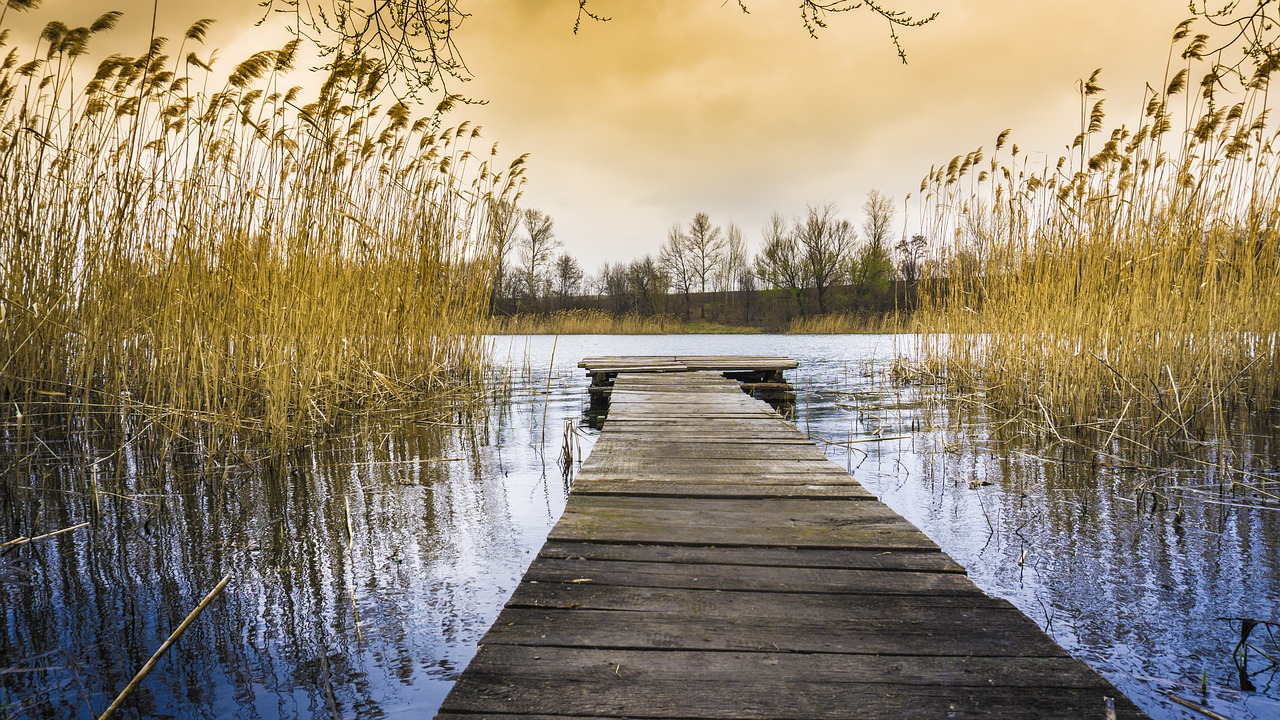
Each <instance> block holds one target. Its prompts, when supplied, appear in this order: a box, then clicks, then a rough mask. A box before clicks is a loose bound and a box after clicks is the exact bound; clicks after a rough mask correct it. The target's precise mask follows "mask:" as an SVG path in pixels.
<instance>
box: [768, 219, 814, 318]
mask: <svg viewBox="0 0 1280 720" xmlns="http://www.w3.org/2000/svg"><path fill="white" fill-rule="evenodd" d="M763 240H764V242H763V244H762V245H761V246H760V252H759V254H757V255H756V274H757V275H758V276H759V277H760V279H761V280H763V281H764V282H765V283H767V284H769V285H771V286H772V287H775V288H777V289H779V290H783V291H785V292H786V293H787V294H788V295H790V296H791V298H792V299H793V300H795V302H796V307H797V308H798V309H799V311H800V317H804V314H805V312H804V289H805V286H806V284H807V282H808V279H807V277H806V273H805V266H804V258H803V257H802V256H801V254H800V247H799V244H798V243H796V239H795V237H794V236H793V235H791V234H790V233H788V232H787V226H786V221H784V220H783V219H782V216H781V215H779V214H778V213H776V212H775V213H774V214H773V215H771V216H769V224H768V225H767V226H765V229H764V234H763Z"/></svg>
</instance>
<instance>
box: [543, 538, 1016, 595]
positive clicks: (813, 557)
mask: <svg viewBox="0 0 1280 720" xmlns="http://www.w3.org/2000/svg"><path fill="white" fill-rule="evenodd" d="M539 556H540V557H546V558H562V559H567V560H618V561H626V562H673V563H683V564H690V565H747V566H753V567H770V566H780V567H788V568H815V569H818V568H827V569H844V570H914V571H918V572H954V573H963V572H964V568H963V567H961V566H960V564H959V563H957V562H956V561H955V560H952V559H951V558H950V557H948V556H947V555H946V554H945V553H942V552H940V551H939V550H937V549H936V548H934V549H933V550H901V551H885V550H844V549H835V550H832V549H800V548H778V547H773V548H760V547H753V548H738V547H689V546H685V545H610V544H607V543H578V542H558V541H550V542H548V543H547V544H545V545H543V546H542V551H541V552H540V553H539ZM991 602H1003V601H998V600H995V599H994V598H993V599H991Z"/></svg>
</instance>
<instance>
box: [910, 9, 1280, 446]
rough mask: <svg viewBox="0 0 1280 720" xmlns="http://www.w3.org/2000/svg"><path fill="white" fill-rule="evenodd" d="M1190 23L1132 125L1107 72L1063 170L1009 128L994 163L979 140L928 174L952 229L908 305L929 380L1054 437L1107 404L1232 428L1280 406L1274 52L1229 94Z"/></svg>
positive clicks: (1116, 410) (939, 219) (1087, 100)
mask: <svg viewBox="0 0 1280 720" xmlns="http://www.w3.org/2000/svg"><path fill="white" fill-rule="evenodd" d="M1188 35H1189V30H1188V25H1187V24H1183V25H1182V26H1180V27H1179V28H1178V31H1177V33H1176V34H1175V37H1174V39H1175V42H1178V41H1188V42H1189V43H1190V44H1189V45H1188V46H1187V48H1186V51H1185V52H1183V53H1181V55H1180V56H1175V55H1174V54H1173V53H1172V52H1171V56H1170V70H1169V71H1168V74H1167V76H1166V78H1165V81H1164V83H1163V84H1162V85H1161V87H1160V89H1159V90H1158V91H1148V94H1147V96H1146V97H1145V99H1144V112H1143V114H1142V117H1141V123H1140V124H1139V127H1138V129H1137V130H1136V131H1132V130H1130V129H1129V128H1127V127H1125V126H1124V125H1121V126H1119V127H1117V128H1115V129H1113V130H1110V131H1104V123H1105V114H1104V112H1103V106H1102V101H1101V88H1100V87H1099V80H1098V74H1097V73H1095V74H1094V75H1093V76H1092V77H1091V78H1089V79H1088V80H1086V81H1083V82H1082V83H1081V84H1080V102H1081V133H1080V136H1079V137H1077V139H1076V141H1075V143H1074V144H1073V145H1072V149H1071V152H1070V154H1069V155H1067V156H1064V157H1062V158H1061V159H1059V160H1058V162H1057V164H1056V166H1052V165H1049V164H1047V163H1046V164H1045V166H1043V167H1040V166H1039V165H1038V164H1037V163H1036V162H1034V161H1033V160H1031V159H1029V158H1028V157H1027V155H1025V154H1022V153H1020V152H1019V149H1018V147H1017V145H1012V146H1011V147H1009V145H1010V144H1009V143H1008V135H1009V131H1005V132H1003V133H1001V134H1000V136H999V138H998V139H997V141H996V144H995V153H993V157H992V158H991V159H990V160H989V161H986V160H985V159H984V158H985V155H984V152H983V150H982V149H981V148H979V149H978V150H975V151H973V152H971V153H968V154H967V155H963V156H958V157H957V158H955V159H954V160H952V161H951V162H950V163H949V164H948V165H946V166H944V167H942V168H935V169H934V170H933V171H931V172H930V174H929V176H928V177H927V178H926V179H925V181H924V182H923V183H922V186H921V190H922V194H923V196H924V197H923V199H922V205H923V208H924V211H925V217H927V218H929V219H930V220H929V221H930V223H931V225H930V228H929V232H930V233H931V235H932V236H933V237H935V238H947V239H948V240H949V241H950V242H949V246H948V247H947V248H946V249H945V251H943V252H942V253H941V254H940V255H939V256H938V257H936V258H935V260H934V261H933V262H932V265H933V267H932V268H931V275H932V276H933V277H935V278H942V279H941V280H938V281H936V282H935V283H934V284H933V285H932V286H931V287H932V289H933V291H932V292H931V293H924V294H925V297H924V298H923V303H924V306H923V308H922V310H921V312H919V313H918V314H917V315H916V318H915V323H916V325H915V328H916V329H917V330H919V331H921V332H922V333H925V334H926V335H927V338H928V339H927V342H926V344H925V351H924V355H923V358H922V359H923V360H924V364H925V365H926V366H927V373H926V374H930V375H935V376H936V377H940V378H942V379H943V380H944V381H945V382H947V383H949V384H950V385H951V387H952V388H953V389H956V390H959V391H961V392H965V393H972V392H974V391H980V392H981V393H982V394H983V396H984V402H985V403H989V404H990V405H992V406H993V407H996V408H999V409H1001V410H1002V411H1004V412H1008V413H1012V414H1017V413H1021V414H1023V415H1024V416H1025V417H1028V418H1034V419H1035V420H1036V421H1037V422H1042V423H1044V424H1045V425H1046V426H1047V427H1048V428H1050V429H1053V432H1055V433H1056V432H1058V430H1059V429H1061V428H1064V427H1068V426H1073V425H1080V426H1089V425H1090V423H1094V424H1096V422H1097V420H1098V418H1100V417H1108V418H1116V417H1119V418H1121V419H1122V420H1124V421H1126V422H1134V421H1136V422H1139V423H1140V424H1141V425H1143V426H1144V427H1145V432H1147V433H1152V432H1154V433H1159V434H1161V435H1164V436H1167V437H1186V436H1189V435H1192V434H1198V433H1205V434H1214V433H1223V432H1226V428H1227V427H1228V426H1229V424H1230V421H1231V418H1232V416H1233V415H1238V414H1239V413H1241V412H1246V413H1247V412H1251V411H1258V410H1263V411H1265V410H1274V409H1275V408H1276V402H1277V400H1278V399H1280V382H1277V379H1278V372H1280V345H1278V342H1280V338H1278V336H1277V329H1280V247H1278V242H1280V157H1278V156H1277V152H1278V151H1280V147H1278V146H1277V142H1276V140H1277V135H1276V134H1275V133H1271V132H1268V131H1267V130H1266V119H1267V111H1268V108H1269V96H1268V84H1269V79H1270V75H1271V73H1272V72H1273V71H1274V70H1276V69H1277V62H1276V61H1271V62H1270V63H1267V64H1264V65H1262V66H1261V67H1258V68H1257V69H1256V72H1254V74H1253V75H1252V76H1251V77H1244V78H1242V79H1241V85H1242V87H1241V89H1240V91H1239V92H1238V93H1237V94H1234V95H1233V96H1232V97H1230V98H1223V97H1220V95H1221V94H1222V90H1221V84H1222V83H1221V81H1214V80H1212V78H1211V77H1206V79H1205V81H1204V83H1203V84H1201V85H1200V86H1199V92H1198V93H1194V92H1193V93H1188V89H1187V88H1188V85H1187V80H1188V78H1189V77H1192V75H1193V74H1194V73H1197V72H1200V71H1201V70H1203V71H1205V72H1208V71H1209V69H1210V67H1209V66H1210V64H1209V63H1207V62H1206V61H1204V60H1202V59H1201V57H1200V54H1201V52H1202V51H1203V47H1204V45H1205V42H1206V40H1205V38H1203V36H1196V37H1194V38H1188ZM1188 95H1189V96H1188ZM1179 96H1182V97H1179ZM1175 105H1180V106H1182V108H1183V109H1182V110H1180V111H1178V112H1177V113H1175V111H1174V109H1173V108H1174V107H1175ZM1177 117H1185V118H1187V120H1186V121H1185V126H1184V127H1183V128H1181V130H1180V131H1179V130H1175V129H1174V124H1175V118H1177ZM1055 428H1056V429H1055Z"/></svg>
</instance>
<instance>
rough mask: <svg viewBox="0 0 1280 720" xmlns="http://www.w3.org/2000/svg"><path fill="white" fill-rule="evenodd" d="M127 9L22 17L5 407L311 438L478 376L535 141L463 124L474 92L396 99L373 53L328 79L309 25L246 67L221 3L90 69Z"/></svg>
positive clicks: (4, 190)
mask: <svg viewBox="0 0 1280 720" xmlns="http://www.w3.org/2000/svg"><path fill="white" fill-rule="evenodd" d="M119 18H120V14H119V13H117V12H111V13H107V14H105V15H103V16H102V17H101V18H99V19H98V20H97V21H95V22H94V23H93V24H92V25H90V26H88V27H69V26H67V25H65V24H63V23H60V22H51V23H49V24H48V25H47V26H46V27H45V29H44V32H43V33H42V34H41V35H40V38H39V41H38V43H37V47H35V48H17V47H11V46H10V44H9V37H8V33H7V32H5V33H3V34H0V52H3V53H6V54H4V55H3V57H4V59H3V62H2V63H0V178H3V182H0V226H2V227H3V228H4V230H3V231H2V232H0V406H2V407H3V410H0V413H3V417H4V418H5V419H6V420H7V421H8V422H9V423H10V424H13V423H15V422H16V423H23V422H31V421H33V420H35V421H37V422H41V421H48V420H51V419H59V420H60V419H63V418H68V417H73V416H79V417H93V418H95V421H110V422H114V421H116V420H118V419H120V418H122V417H143V418H145V419H146V420H147V421H148V422H150V423H154V424H155V425H158V426H161V427H164V428H166V429H168V430H169V431H174V432H184V431H185V429H187V428H190V427H192V426H199V427H206V428H207V427H212V428H217V429H220V430H222V429H225V430H230V431H233V432H237V433H238V432H245V431H248V432H251V433H254V434H259V435H261V436H264V437H267V438H270V439H272V440H273V443H274V442H275V441H280V442H284V443H287V442H289V441H291V440H292V439H294V438H298V437H302V436H306V435H308V434H312V433H314V432H317V431H321V430H323V429H325V428H329V427H332V426H333V425H334V424H335V423H337V422H338V421H339V420H340V419H341V418H343V417H345V416H349V415H351V414H354V413H368V412H373V411H376V410H378V409H382V408H388V407H400V408H403V407H405V406H407V405H411V404H415V403H421V402H423V401H429V400H433V399H438V398H440V397H441V396H443V395H447V394H449V393H451V392H454V391H455V390H456V389H457V388H459V387H461V386H463V385H466V384H467V383H468V382H469V381H472V380H475V381H477V382H478V381H479V379H480V378H481V376H482V373H481V372H479V369H480V367H481V366H482V365H483V363H484V362H485V357H486V355H485V351H484V347H483V339H482V337H481V331H482V330H483V329H484V323H485V319H484V316H485V310H486V308H487V303H488V299H489V279H490V278H491V277H492V274H493V273H492V270H493V265H494V262H495V258H494V253H493V251H492V248H491V243H490V239H489V237H488V224H487V219H488V218H489V216H490V213H489V212H487V210H488V208H489V207H490V206H491V205H493V204H496V203H503V202H514V201H515V200H516V199H517V198H518V195H519V190H520V187H521V185H522V182H523V163H524V158H523V157H520V158H517V159H516V160H515V161H514V162H510V163H507V162H501V161H500V160H499V158H498V155H497V148H496V146H493V147H492V148H490V147H488V146H484V147H483V148H482V147H480V145H481V144H482V142H483V141H481V140H480V131H479V128H478V127H476V126H473V125H472V124H470V123H468V122H463V123H461V124H460V125H457V126H456V127H444V122H443V117H444V113H445V112H446V111H447V110H448V109H449V106H450V105H451V104H452V99H450V98H446V100H445V101H444V102H443V103H441V105H440V106H439V107H438V108H436V110H435V112H433V113H430V114H428V115H427V116H425V117H415V116H414V113H413V111H412V109H411V108H410V107H409V106H407V105H405V104H403V103H399V102H392V103H390V104H386V105H384V104H382V100H383V97H382V95H381V93H380V90H381V88H382V87H383V85H384V78H385V68H384V66H383V65H382V64H381V63H380V62H378V61H375V60H370V59H366V58H362V57H342V58H338V59H337V60H335V62H334V63H333V67H332V70H331V71H330V73H329V75H328V76H327V78H326V79H325V80H324V83H323V85H322V86H321V87H320V88H319V90H318V91H316V92H314V93H313V94H314V97H312V96H309V95H307V93H306V91H304V90H302V89H301V88H300V87H296V86H290V85H288V84H287V78H288V74H289V71H290V70H291V69H292V67H293V65H294V64H295V61H296V60H297V54H298V50H299V48H298V42H296V41H294V42H289V43H287V44H286V45H284V46H283V47H281V48H278V49H273V50H264V51H261V52H257V53H255V54H253V55H252V56H250V57H249V58H248V59H246V60H244V61H243V62H241V63H240V64H239V65H236V66H235V67H234V68H232V69H231V70H230V72H228V73H226V74H225V76H224V75H222V74H220V73H219V72H218V71H215V69H214V67H215V63H214V59H213V54H212V53H209V52H206V51H205V50H204V49H203V46H202V41H203V39H204V36H205V33H206V31H207V29H208V27H209V25H210V24H211V21H208V20H202V21H200V22H197V23H196V24H194V25H193V26H191V28H190V29H189V30H188V31H187V32H186V33H185V34H184V35H183V37H181V38H180V39H179V41H178V42H177V43H172V42H170V41H168V40H166V39H164V38H154V39H152V40H151V41H150V43H149V45H148V47H146V48H143V51H142V52H141V53H140V54H139V55H137V56H134V57H129V56H125V55H121V54H112V55H110V56H109V57H107V58H106V59H105V60H103V61H102V62H101V63H99V64H98V65H97V67H96V68H94V69H92V70H90V71H89V72H85V71H84V69H83V68H82V67H81V64H82V63H85V62H88V60H86V59H85V56H86V55H87V54H88V53H89V44H90V41H92V40H96V39H97V37H98V36H99V35H101V34H103V33H105V32H107V31H109V30H111V28H112V27H113V26H114V25H115V24H116V23H117V21H118V20H119ZM175 45H176V48H173V46H175ZM169 48H173V50H172V51H171V52H170V50H169Z"/></svg>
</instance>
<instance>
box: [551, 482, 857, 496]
mask: <svg viewBox="0 0 1280 720" xmlns="http://www.w3.org/2000/svg"><path fill="white" fill-rule="evenodd" d="M573 492H574V493H575V494H577V495H639V496H643V497H678V498H726V497H732V498H742V499H758V500H764V499H768V498H779V497H789V498H807V499H811V500H818V499H824V498H838V499H846V500H847V499H859V500H874V499H875V496H874V495H872V494H871V493H869V492H867V491H866V489H865V488H863V487H862V486H861V485H854V484H845V485H814V484H812V483H793V484H790V485H782V484H776V485H766V484H763V483H758V482H757V483H751V482H738V483H726V482H699V483H676V482H670V481H667V480H596V479H594V478H592V479H587V480H578V481H576V482H575V483H574V484H573Z"/></svg>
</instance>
